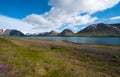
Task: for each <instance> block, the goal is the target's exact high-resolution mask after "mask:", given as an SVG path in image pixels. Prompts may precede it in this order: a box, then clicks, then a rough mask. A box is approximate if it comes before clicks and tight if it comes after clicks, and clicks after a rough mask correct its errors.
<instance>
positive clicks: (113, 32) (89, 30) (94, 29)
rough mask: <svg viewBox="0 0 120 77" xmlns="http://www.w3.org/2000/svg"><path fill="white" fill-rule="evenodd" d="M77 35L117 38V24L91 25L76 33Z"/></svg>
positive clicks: (118, 28) (118, 33)
mask: <svg viewBox="0 0 120 77" xmlns="http://www.w3.org/2000/svg"><path fill="white" fill-rule="evenodd" d="M77 34H78V35H91V36H119V35H120V25H119V24H104V23H99V24H93V25H90V26H88V27H86V28H84V29H83V30H81V31H79V32H78V33H77Z"/></svg>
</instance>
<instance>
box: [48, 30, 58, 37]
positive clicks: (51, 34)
mask: <svg viewBox="0 0 120 77" xmlns="http://www.w3.org/2000/svg"><path fill="white" fill-rule="evenodd" d="M58 34H59V33H58V32H55V31H51V32H49V33H48V34H47V36H57V35H58Z"/></svg>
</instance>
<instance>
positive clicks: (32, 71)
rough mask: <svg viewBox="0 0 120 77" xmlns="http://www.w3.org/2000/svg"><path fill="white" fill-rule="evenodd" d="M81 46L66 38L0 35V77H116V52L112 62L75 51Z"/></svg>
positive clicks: (117, 64)
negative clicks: (53, 39) (61, 39)
mask: <svg viewBox="0 0 120 77" xmlns="http://www.w3.org/2000/svg"><path fill="white" fill-rule="evenodd" d="M74 46H75V47H78V49H76V48H74ZM80 47H82V46H81V45H78V44H71V43H67V42H57V41H56V42H54V41H45V40H37V39H18V38H6V37H0V77H96V76H97V77H115V76H116V77H119V75H120V74H119V71H120V70H119V68H120V66H119V62H118V61H119V59H120V56H119V55H116V54H115V55H113V56H112V58H113V59H115V60H117V61H116V62H111V61H108V60H104V59H101V58H99V57H98V58H95V57H93V56H92V55H90V54H87V55H84V54H82V55H78V52H79V53H82V52H83V51H84V52H88V50H81V49H79V48H80ZM90 47H91V46H90ZM92 47H95V46H92ZM96 47H100V46H96ZM106 47H107V48H108V47H109V46H106ZM118 47H119V46H117V48H118ZM110 48H112V46H110ZM113 49H115V47H114V48H113ZM115 50H118V49H115ZM75 53H76V54H75ZM110 62H111V63H110ZM113 63H114V64H113ZM114 67H117V68H114ZM111 68H112V69H111ZM111 72H112V74H110V73H111Z"/></svg>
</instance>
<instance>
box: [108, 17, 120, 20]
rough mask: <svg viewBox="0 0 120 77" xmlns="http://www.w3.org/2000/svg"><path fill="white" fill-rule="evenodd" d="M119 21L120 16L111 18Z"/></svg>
mask: <svg viewBox="0 0 120 77" xmlns="http://www.w3.org/2000/svg"><path fill="white" fill-rule="evenodd" d="M118 19H120V16H116V17H112V18H110V20H118Z"/></svg>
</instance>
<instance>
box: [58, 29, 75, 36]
mask: <svg viewBox="0 0 120 77" xmlns="http://www.w3.org/2000/svg"><path fill="white" fill-rule="evenodd" d="M73 34H74V33H73V32H72V31H71V30H70V29H65V30H63V31H62V32H61V33H59V36H72V35H73Z"/></svg>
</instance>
